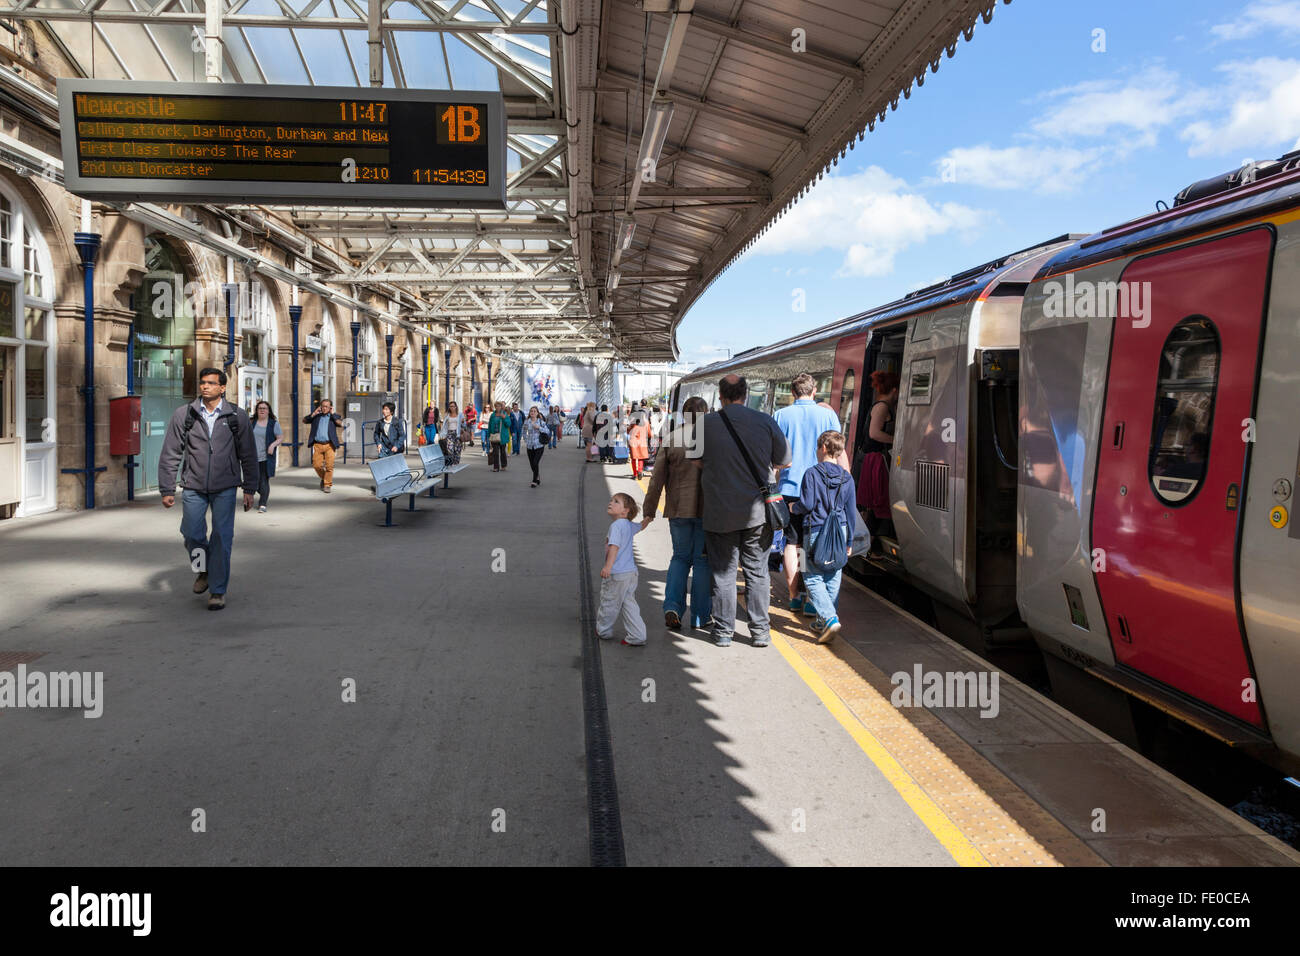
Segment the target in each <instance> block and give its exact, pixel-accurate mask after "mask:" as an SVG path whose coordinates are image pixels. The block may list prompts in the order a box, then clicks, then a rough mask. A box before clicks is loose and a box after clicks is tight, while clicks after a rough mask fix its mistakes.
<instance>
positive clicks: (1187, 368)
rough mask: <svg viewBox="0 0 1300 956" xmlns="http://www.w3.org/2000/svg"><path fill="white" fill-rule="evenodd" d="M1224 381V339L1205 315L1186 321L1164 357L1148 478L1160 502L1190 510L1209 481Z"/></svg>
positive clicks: (1167, 345) (1173, 333) (1172, 336)
mask: <svg viewBox="0 0 1300 956" xmlns="http://www.w3.org/2000/svg"><path fill="white" fill-rule="evenodd" d="M1218 379H1219V333H1218V332H1217V331H1216V330H1215V328H1214V323H1213V322H1211V321H1210V320H1209V319H1207V318H1206V317H1205V316H1203V315H1196V316H1192V317H1190V318H1186V319H1183V321H1181V322H1179V323H1178V324H1177V325H1175V326H1174V327H1173V330H1172V331H1170V333H1169V337H1168V338H1167V339H1165V345H1164V349H1163V350H1162V351H1161V353H1160V378H1159V381H1158V382H1157V383H1156V407H1155V413H1154V415H1153V417H1152V422H1151V451H1150V456H1149V459H1148V476H1149V478H1150V481H1151V490H1152V491H1153V492H1154V493H1155V496H1156V497H1157V498H1159V499H1160V500H1161V501H1162V502H1164V503H1165V504H1168V505H1184V504H1187V502H1189V501H1190V500H1191V499H1192V498H1193V497H1194V496H1195V495H1196V491H1197V489H1198V488H1200V486H1201V484H1202V482H1204V480H1205V469H1206V466H1207V465H1208V463H1209V457H1210V427H1211V425H1212V423H1213V421H1214V391H1215V387H1216V386H1217V385H1218Z"/></svg>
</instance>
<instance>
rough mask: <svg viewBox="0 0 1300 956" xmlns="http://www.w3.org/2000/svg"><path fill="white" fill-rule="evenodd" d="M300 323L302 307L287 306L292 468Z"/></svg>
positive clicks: (295, 451)
mask: <svg viewBox="0 0 1300 956" xmlns="http://www.w3.org/2000/svg"><path fill="white" fill-rule="evenodd" d="M301 321H302V306H300V305H291V306H289V328H290V329H292V330H293V357H292V358H291V360H290V365H289V368H290V371H291V374H290V376H289V382H290V385H289V403H290V404H291V405H292V406H293V467H295V468H297V467H298V377H299V376H300V375H301V374H302V369H300V368H299V367H298V323H299V322H301Z"/></svg>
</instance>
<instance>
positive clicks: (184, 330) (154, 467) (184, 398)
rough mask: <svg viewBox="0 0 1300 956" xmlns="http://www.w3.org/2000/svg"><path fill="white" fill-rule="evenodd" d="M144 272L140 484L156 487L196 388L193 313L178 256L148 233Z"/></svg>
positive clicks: (139, 319)
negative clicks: (167, 440) (170, 435)
mask: <svg viewBox="0 0 1300 956" xmlns="http://www.w3.org/2000/svg"><path fill="white" fill-rule="evenodd" d="M145 264H146V266H147V268H148V272H147V273H146V274H145V278H144V283H143V284H142V286H141V292H140V293H137V296H136V298H137V301H138V305H137V309H136V318H135V360H136V371H135V382H136V390H137V392H138V393H139V394H140V396H141V398H140V477H141V487H142V488H144V489H154V488H157V487H158V456H159V455H160V454H161V453H162V445H163V436H164V434H165V432H166V430H167V422H168V421H169V420H170V419H171V416H172V413H173V412H174V411H175V410H176V409H177V408H178V407H180V406H181V405H183V404H185V403H186V402H190V401H193V400H194V398H195V397H196V394H197V389H196V384H197V376H196V374H195V373H196V372H197V371H198V369H196V368H195V367H194V315H193V311H192V310H191V309H190V308H189V307H188V304H187V303H186V301H185V297H184V296H183V295H180V294H178V290H181V289H183V288H184V287H185V276H184V273H183V272H182V271H181V266H180V260H179V258H178V257H177V255H176V253H174V252H173V251H172V250H171V249H170V248H168V247H167V246H165V245H163V244H162V243H161V242H159V241H158V240H156V239H154V238H153V237H152V236H150V237H148V238H146V239H145Z"/></svg>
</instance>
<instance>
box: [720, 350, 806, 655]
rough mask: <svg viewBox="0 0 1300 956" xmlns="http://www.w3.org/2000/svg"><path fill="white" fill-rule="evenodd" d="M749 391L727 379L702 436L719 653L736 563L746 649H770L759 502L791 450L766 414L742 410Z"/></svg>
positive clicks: (729, 619)
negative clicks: (742, 595)
mask: <svg viewBox="0 0 1300 956" xmlns="http://www.w3.org/2000/svg"><path fill="white" fill-rule="evenodd" d="M748 390H749V389H748V386H747V385H746V383H745V379H744V378H743V377H741V376H739V375H735V374H731V375H726V376H724V377H723V378H722V379H721V380H720V381H719V382H718V399H719V400H720V401H721V402H722V407H721V408H720V409H718V411H716V412H710V413H709V414H707V415H705V416H704V423H703V431H702V433H701V442H702V444H701V446H700V447H701V449H702V451H703V453H704V455H703V458H702V459H701V461H702V462H703V470H702V471H701V473H700V508H701V510H700V517H701V518H703V519H704V520H703V525H704V550H705V553H706V554H707V555H708V559H709V570H711V571H712V572H713V593H712V595H711V596H710V602H709V603H710V606H711V608H712V612H713V643H714V644H716V645H717V646H718V647H730V646H731V636H732V634H734V633H735V630H736V566H737V565H738V564H739V566H740V569H741V571H742V572H743V573H744V575H745V611H746V612H747V614H748V615H749V636H750V643H751V645H752V646H754V647H767V646H768V644H769V643H771V638H770V636H769V630H770V622H769V620H768V602H769V601H770V600H771V581H770V579H769V578H768V573H767V549H768V548H769V547H770V546H771V543H772V539H771V536H770V535H766V534H765V533H764V526H765V523H766V517H767V509H766V507H765V504H764V502H765V497H766V491H767V481H768V479H769V476H770V475H771V469H773V468H784V467H785V466H786V465H788V464H790V446H789V444H788V443H787V442H786V440H785V436H784V435H783V434H781V429H780V428H778V427H777V424H776V422H775V421H773V420H772V418H771V416H770V415H767V414H766V413H764V412H760V411H757V410H756V409H753V408H749V407H748V406H747V405H746V404H745V397H746V395H747V394H748ZM728 425H730V428H728ZM755 472H757V474H755Z"/></svg>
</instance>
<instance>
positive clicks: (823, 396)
mask: <svg viewBox="0 0 1300 956" xmlns="http://www.w3.org/2000/svg"><path fill="white" fill-rule="evenodd" d="M813 378H815V379H816V380H817V390H816V391H815V392H813V401H814V402H826V403H828V404H829V403H830V400H831V381H832V380H833V379H834V373H833V372H825V373H813Z"/></svg>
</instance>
